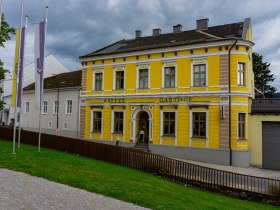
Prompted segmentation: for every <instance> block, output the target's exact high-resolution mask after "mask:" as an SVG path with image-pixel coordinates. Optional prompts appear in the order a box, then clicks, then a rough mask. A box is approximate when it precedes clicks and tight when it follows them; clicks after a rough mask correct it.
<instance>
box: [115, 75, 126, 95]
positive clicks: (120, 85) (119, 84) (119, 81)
mask: <svg viewBox="0 0 280 210" xmlns="http://www.w3.org/2000/svg"><path fill="white" fill-rule="evenodd" d="M115 74H116V75H115V80H116V81H115V82H116V84H115V89H116V90H123V89H124V71H116V72H115Z"/></svg>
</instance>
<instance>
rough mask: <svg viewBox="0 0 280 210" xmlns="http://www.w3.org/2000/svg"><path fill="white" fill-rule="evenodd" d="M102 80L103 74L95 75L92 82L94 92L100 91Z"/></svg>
mask: <svg viewBox="0 0 280 210" xmlns="http://www.w3.org/2000/svg"><path fill="white" fill-rule="evenodd" d="M102 80H103V74H102V73H95V80H94V90H95V91H102Z"/></svg>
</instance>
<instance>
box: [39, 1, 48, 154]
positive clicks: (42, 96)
mask: <svg viewBox="0 0 280 210" xmlns="http://www.w3.org/2000/svg"><path fill="white" fill-rule="evenodd" d="M48 10H49V7H48V6H46V19H45V40H44V53H43V54H44V55H43V56H44V57H43V59H44V63H43V69H45V50H46V34H47V23H48ZM41 94H42V95H41V98H40V113H39V141H38V151H39V152H40V151H41V130H42V128H41V127H42V126H41V121H42V103H43V98H44V71H42V93H41Z"/></svg>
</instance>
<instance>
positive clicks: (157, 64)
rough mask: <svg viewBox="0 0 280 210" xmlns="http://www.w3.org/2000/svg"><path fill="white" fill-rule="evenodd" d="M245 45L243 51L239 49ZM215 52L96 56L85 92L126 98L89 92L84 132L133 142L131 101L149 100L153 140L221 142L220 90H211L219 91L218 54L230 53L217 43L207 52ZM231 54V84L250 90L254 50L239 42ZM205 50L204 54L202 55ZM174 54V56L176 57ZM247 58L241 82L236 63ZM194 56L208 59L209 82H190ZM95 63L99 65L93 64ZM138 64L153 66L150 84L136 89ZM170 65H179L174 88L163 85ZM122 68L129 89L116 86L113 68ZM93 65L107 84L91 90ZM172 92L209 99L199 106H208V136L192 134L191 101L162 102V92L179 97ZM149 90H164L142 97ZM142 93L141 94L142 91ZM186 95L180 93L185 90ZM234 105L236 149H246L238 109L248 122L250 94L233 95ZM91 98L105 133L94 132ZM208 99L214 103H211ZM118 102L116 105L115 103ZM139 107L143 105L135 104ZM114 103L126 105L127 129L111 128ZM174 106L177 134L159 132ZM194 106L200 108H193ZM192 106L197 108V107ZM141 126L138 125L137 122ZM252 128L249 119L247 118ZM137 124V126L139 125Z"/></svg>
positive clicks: (93, 136)
mask: <svg viewBox="0 0 280 210" xmlns="http://www.w3.org/2000/svg"><path fill="white" fill-rule="evenodd" d="M240 51H242V53H239V54H238V52H240ZM209 52H211V53H216V54H211V55H208V56H207V54H205V53H206V52H205V49H195V50H193V52H192V53H193V55H197V56H198V57H197V58H196V59H193V58H190V57H186V58H182V57H180V58H178V59H176V56H175V53H174V52H170V53H164V57H162V54H161V53H160V54H151V55H150V59H151V60H149V58H148V55H141V56H139V57H138V60H137V57H136V56H130V57H127V58H126V59H125V62H124V59H123V58H117V59H115V62H114V63H113V60H112V59H107V60H106V59H105V60H104V61H103V62H104V63H103V64H102V62H99V61H95V64H94V65H93V67H90V66H89V67H88V68H87V85H86V90H87V93H86V95H87V96H95V95H98V96H103V97H107V98H116V97H117V96H118V95H120V94H121V95H122V96H121V98H124V99H125V102H124V103H122V104H120V105H118V104H113V103H104V101H103V100H104V99H103V98H94V97H88V98H87V99H86V101H85V103H86V119H85V124H86V126H85V128H84V129H85V138H91V139H98V140H99V139H104V140H116V139H120V140H121V141H125V142H130V141H131V138H130V132H131V115H132V112H133V111H132V110H131V104H144V105H145V104H147V103H151V104H152V107H153V109H152V110H151V114H152V118H153V127H152V129H153V130H152V133H153V134H152V136H153V144H160V143H162V144H165V145H174V146H176V145H177V146H192V147H200V148H206V147H207V148H219V147H220V102H221V101H220V100H221V99H220V95H214V94H212V95H211V96H209V94H211V93H217V91H220V76H221V75H220V54H221V53H223V54H227V52H228V51H227V50H226V49H225V48H223V50H222V51H221V50H220V49H219V48H218V47H211V48H209V49H208V53H209ZM232 53H233V54H232V55H231V64H230V66H231V87H232V88H231V90H232V92H235V93H237V94H239V93H243V94H244V93H245V94H246V93H250V91H252V88H250V85H251V82H252V81H251V80H252V78H253V75H252V71H251V60H250V59H249V58H250V56H248V55H245V54H246V53H248V54H250V52H247V49H246V47H245V46H239V50H238V51H234V50H233V51H232ZM177 55H178V56H185V55H190V50H185V51H180V52H178V53H177ZM200 55H202V56H200ZM174 56H175V57H174ZM168 57H171V58H172V60H171V61H166V60H165V59H166V58H168ZM139 61H143V64H139ZM240 61H241V62H245V63H246V67H247V69H246V70H247V72H246V86H238V84H237V75H238V74H237V64H238V62H240ZM193 62H204V63H206V64H207V66H208V68H207V82H208V86H206V87H192V86H191V84H192V81H191V80H192V78H193V77H192V73H191V71H192V65H193ZM137 63H138V64H137ZM95 65H99V66H97V67H95ZM140 65H147V66H148V68H149V70H150V88H149V89H145V90H139V89H137V85H136V84H137V69H138V67H139V66H140ZM167 65H174V66H175V67H176V72H177V73H176V80H177V84H176V87H175V88H162V78H163V75H162V74H163V68H164V66H167ZM116 69H117V70H119V69H123V70H124V71H125V89H124V90H120V91H117V90H114V87H113V84H114V82H113V81H114V74H115V70H116ZM94 71H102V72H103V83H104V90H103V91H101V92H100V91H98V92H94V91H93V86H92V84H93V74H94ZM174 93H179V94H184V93H185V94H186V95H185V96H187V94H191V93H197V94H194V95H192V96H191V97H192V101H191V103H199V104H208V105H207V108H205V107H203V106H202V108H201V107H200V108H199V107H198V108H197V109H198V110H201V109H204V110H206V111H207V112H208V141H206V140H205V139H203V140H202V139H190V132H191V130H190V123H191V122H190V120H191V117H190V112H191V108H190V104H191V103H190V104H189V103H180V102H179V103H177V104H176V103H173V104H172V103H171V105H170V106H169V105H167V104H164V103H163V104H162V103H161V102H160V99H159V97H175V96H174V95H171V94H174ZM125 94H129V95H130V96H131V95H133V97H129V98H127V97H126V96H125ZM145 94H146V95H147V96H151V95H153V94H161V96H155V97H143V96H145ZM140 96H141V97H140ZM181 96H182V95H181ZM231 98H232V109H231V119H232V124H231V127H232V132H231V134H232V141H231V143H232V148H233V149H237V150H247V149H248V138H250V137H249V134H248V129H246V130H247V134H246V139H245V140H242V141H240V140H239V139H238V113H246V114H247V121H246V122H248V111H249V108H248V106H249V99H248V96H241V95H239V96H238V95H237V96H232V97H231ZM89 104H94V105H100V106H103V109H102V112H103V124H102V125H103V126H102V129H103V130H102V133H101V134H100V133H99V134H94V133H90V123H91V122H90V121H91V109H94V106H92V108H91V107H90V106H89ZM209 104H210V105H209ZM117 105H118V106H117ZM135 106H136V107H137V106H139V105H135ZM112 109H113V110H124V111H125V129H124V134H123V135H122V134H112V132H111V128H112V123H113V122H112V119H111V118H112ZM165 109H167V110H174V111H176V112H177V117H178V118H177V127H178V129H177V135H176V137H161V129H162V128H161V110H165ZM195 109H196V108H195ZM195 109H194V110H195ZM136 127H138V126H136ZM246 128H248V123H247V124H246ZM136 129H138V128H136Z"/></svg>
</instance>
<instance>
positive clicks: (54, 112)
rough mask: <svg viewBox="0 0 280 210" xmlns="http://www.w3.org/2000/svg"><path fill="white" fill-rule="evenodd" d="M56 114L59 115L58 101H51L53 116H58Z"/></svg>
mask: <svg viewBox="0 0 280 210" xmlns="http://www.w3.org/2000/svg"><path fill="white" fill-rule="evenodd" d="M56 102H57V105H56ZM56 106H57V110H56ZM56 111H57V112H56ZM58 113H59V101H58V100H53V114H58Z"/></svg>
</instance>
